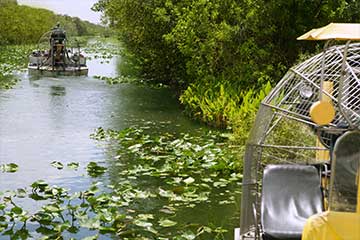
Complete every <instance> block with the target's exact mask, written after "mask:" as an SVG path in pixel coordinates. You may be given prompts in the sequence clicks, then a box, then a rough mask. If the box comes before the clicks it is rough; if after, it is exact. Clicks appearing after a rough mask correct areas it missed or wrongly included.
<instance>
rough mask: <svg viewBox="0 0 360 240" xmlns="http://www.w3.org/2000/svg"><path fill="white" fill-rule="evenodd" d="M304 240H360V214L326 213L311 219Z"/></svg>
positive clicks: (303, 236) (308, 221)
mask: <svg viewBox="0 0 360 240" xmlns="http://www.w3.org/2000/svg"><path fill="white" fill-rule="evenodd" d="M301 239H302V240H356V239H358V240H359V239H360V214H358V213H349V212H334V211H326V212H323V213H319V214H316V215H314V216H312V217H310V218H309V219H308V220H307V222H306V224H305V227H304V230H303V234H302V238H301Z"/></svg>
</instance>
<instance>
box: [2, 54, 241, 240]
mask: <svg viewBox="0 0 360 240" xmlns="http://www.w3.org/2000/svg"><path fill="white" fill-rule="evenodd" d="M121 61H122V59H121V57H119V56H115V57H112V58H111V59H109V60H108V62H107V63H101V59H99V58H93V60H91V61H89V62H88V65H89V68H90V72H89V76H80V77H69V76H67V77H65V76H58V77H56V76H52V77H44V76H36V75H35V76H34V75H33V76H29V75H27V73H22V74H20V78H21V81H20V82H19V83H18V84H17V85H16V86H15V87H14V88H13V89H11V90H6V91H5V90H0V116H1V117H0V136H1V138H0V164H4V163H10V162H14V163H16V164H18V165H19V170H18V171H17V172H16V173H11V174H10V173H0V182H1V185H0V192H1V191H4V190H6V189H17V188H24V187H27V186H29V185H31V183H33V182H34V181H36V180H38V179H43V180H45V181H47V182H49V183H50V184H53V185H59V186H62V187H65V188H68V189H71V191H72V192H75V191H82V190H84V189H87V187H88V186H89V185H90V184H91V182H93V181H94V179H92V178H91V177H89V176H88V175H87V174H86V173H87V172H86V169H85V167H86V165H87V164H88V163H89V162H90V161H93V162H99V163H105V164H106V165H108V166H110V167H111V169H110V170H109V175H108V176H103V177H100V178H97V179H96V180H101V181H105V182H106V181H109V182H112V183H117V182H119V181H120V180H121V179H122V176H120V175H117V173H118V172H121V171H122V170H124V168H125V169H126V166H125V167H124V166H121V165H120V166H121V167H120V169H119V165H117V164H115V165H113V163H114V155H116V152H115V153H114V152H113V151H114V149H113V148H111V147H109V146H105V147H104V146H101V145H100V146H99V145H98V144H97V142H96V141H94V140H93V139H90V138H89V136H90V135H91V134H92V133H94V131H95V129H97V128H99V127H102V128H104V129H109V128H110V129H116V130H120V129H123V128H127V127H130V126H134V125H136V126H145V125H150V126H151V128H152V129H151V131H153V132H156V133H157V134H160V133H168V132H171V133H172V134H179V133H182V132H184V133H190V134H196V132H198V134H202V132H203V130H202V128H204V127H202V126H200V125H199V124H197V123H194V122H192V121H190V120H189V119H187V118H186V117H185V116H184V115H183V114H182V112H181V109H180V107H179V105H178V102H177V100H176V98H175V97H174V96H173V94H172V92H171V91H170V90H168V89H150V88H148V87H144V86H135V85H131V84H119V85H112V86H110V85H106V84H105V83H104V82H103V81H100V80H97V79H94V78H93V76H94V75H100V76H108V77H114V76H117V75H118V74H121V72H119V69H124V65H121V66H120V67H119V65H120V63H121ZM149 123H150V124H149ZM53 161H59V162H61V163H63V164H64V166H65V165H66V164H68V163H72V162H76V163H79V165H80V167H79V168H78V170H76V171H74V170H69V169H66V168H64V169H63V170H58V169H56V168H54V167H52V166H51V162H53ZM129 161H131V159H130V160H129ZM129 164H131V163H129ZM152 181H154V180H152ZM163 181H164V179H160V180H156V181H155V182H151V181H150V182H147V181H141V184H147V185H145V186H147V188H148V189H152V188H154V189H155V188H158V187H159V186H161V185H162V184H163ZM222 190H224V189H221V190H216V191H218V194H221V191H222ZM225 190H226V191H230V190H231V189H225ZM23 204H24V206H25V207H26V208H28V209H30V210H31V209H34V208H36V207H38V205H37V204H36V203H35V202H33V201H25V200H23ZM141 204H142V205H141V206H139V209H142V210H141V211H145V210H146V209H147V210H150V211H152V210H154V211H158V210H159V206H160V205H161V204H162V202H161V200H160V199H158V200H157V201H153V200H152V201H143V202H141ZM234 208H235V210H234ZM235 211H237V212H238V200H237V203H236V206H234V205H221V206H220V205H218V204H217V203H216V199H214V201H211V203H202V204H199V205H197V206H196V208H183V210H182V211H180V212H178V213H177V216H176V219H177V221H179V222H180V221H184V222H187V223H191V222H197V223H201V224H205V225H206V224H209V223H210V224H214V225H219V226H223V227H224V228H227V230H228V231H229V232H228V233H226V234H225V238H224V239H231V238H232V228H233V227H234V224H236V223H234V222H236V221H237V216H235V218H234V217H233V216H234V212H235ZM155 214H156V213H155ZM228 216H229V217H228ZM229 219H230V220H229ZM82 235H86V233H82V234H80V235H77V236H78V237H79V236H82ZM0 238H1V237H0ZM219 239H222V238H219Z"/></svg>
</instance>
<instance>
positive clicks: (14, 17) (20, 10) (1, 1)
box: [0, 0, 102, 45]
mask: <svg viewBox="0 0 360 240" xmlns="http://www.w3.org/2000/svg"><path fill="white" fill-rule="evenodd" d="M57 22H60V23H61V25H62V26H64V28H65V29H66V31H67V32H68V33H69V35H76V36H78V35H91V34H96V33H98V32H100V31H102V27H101V26H97V25H95V24H92V23H90V22H87V21H82V20H81V19H79V18H77V17H70V16H66V15H56V14H55V13H53V12H52V11H49V10H46V9H38V8H32V7H28V6H20V5H18V4H17V2H16V1H15V0H0V23H1V26H0V45H5V44H24V43H35V42H37V41H38V40H39V38H40V37H41V35H42V34H44V33H45V32H47V31H49V30H50V29H51V28H52V27H53V26H54V25H55V24H56V23H57Z"/></svg>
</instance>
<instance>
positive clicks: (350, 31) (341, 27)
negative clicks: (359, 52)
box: [297, 23, 360, 40]
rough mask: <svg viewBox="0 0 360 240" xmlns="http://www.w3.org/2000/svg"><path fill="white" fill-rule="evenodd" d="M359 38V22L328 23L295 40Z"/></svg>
mask: <svg viewBox="0 0 360 240" xmlns="http://www.w3.org/2000/svg"><path fill="white" fill-rule="evenodd" d="M330 39H334V40H360V24H359V23H330V24H329V25H326V26H325V27H322V28H315V29H312V30H310V31H309V32H307V33H305V34H304V35H302V36H300V37H298V38H297V40H330Z"/></svg>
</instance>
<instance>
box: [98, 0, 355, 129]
mask: <svg viewBox="0 0 360 240" xmlns="http://www.w3.org/2000/svg"><path fill="white" fill-rule="evenodd" d="M358 6H359V3H358V2H357V1H354V0H336V1H304V0H292V1H288V0H280V1H279V0H271V1H265V0H250V1H247V0H246V1H245V0H242V1H237V0H186V1H175V0H151V1H150V0H134V1H129V0H99V3H98V4H96V5H95V6H94V9H96V10H98V11H102V12H103V13H104V15H105V18H106V19H107V20H108V22H109V24H110V25H111V26H113V27H114V28H116V29H118V30H119V33H120V35H121V39H122V40H123V41H124V43H125V45H126V47H127V48H128V49H129V51H131V52H132V53H133V54H135V55H136V56H137V57H138V59H139V60H140V65H141V66H142V70H143V74H144V75H145V77H148V78H150V79H154V80H157V81H162V82H165V83H170V84H176V85H178V86H180V87H182V89H186V88H188V89H187V90H186V91H185V94H184V95H183V96H182V97H181V101H182V103H183V104H184V105H185V107H186V108H187V109H193V113H194V115H195V116H197V117H198V118H199V119H202V120H206V121H208V120H210V121H213V120H214V119H218V120H220V121H223V120H224V121H227V120H228V117H227V115H229V114H230V112H232V111H234V109H233V108H232V107H231V106H232V105H239V104H241V102H242V97H241V96H243V95H245V93H244V92H246V91H248V90H250V89H254V90H258V89H261V88H263V87H264V86H263V85H264V84H266V83H267V82H270V83H271V84H275V83H276V82H277V81H278V80H279V79H280V78H281V76H282V75H283V74H284V72H285V70H286V69H287V68H288V67H290V66H291V65H292V64H293V63H294V62H295V61H296V59H297V58H298V55H299V53H301V52H313V51H315V50H316V45H315V44H313V43H309V42H306V43H304V42H297V41H296V37H298V36H299V35H301V34H303V33H304V32H306V31H308V30H310V29H312V28H314V27H320V26H323V25H326V24H328V23H329V22H347V21H352V22H354V21H358V20H359V16H358V14H357V12H358V11H357V9H358ZM209 91H210V92H212V93H209ZM204 94H206V95H214V96H215V97H213V98H212V97H211V96H210V97H209V98H207V99H206V100H205V99H204V101H198V102H201V104H202V106H200V105H199V104H198V103H195V102H196V101H195V102H194V100H193V98H203V97H204V96H203V95H204ZM225 95H226V97H225ZM239 96H240V97H239ZM214 98H217V99H219V98H221V99H223V100H220V99H219V101H217V100H215V101H217V103H216V102H214V101H213V100H214ZM225 99H226V100H225ZM224 101H230V102H233V103H229V104H227V106H226V107H225V106H223V104H224ZM213 104H218V105H217V106H211V105H213ZM199 108H200V109H206V110H205V111H202V110H201V111H198V109H199ZM209 108H213V109H215V112H214V114H213V116H210V117H209V116H207V115H208V112H207V111H208V109H209ZM219 109H221V110H220V111H223V113H222V114H219V112H218V110H219ZM229 111H230V112H229ZM219 118H220V119H219ZM218 120H216V121H215V122H217V121H218ZM217 125H224V123H223V124H217Z"/></svg>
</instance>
